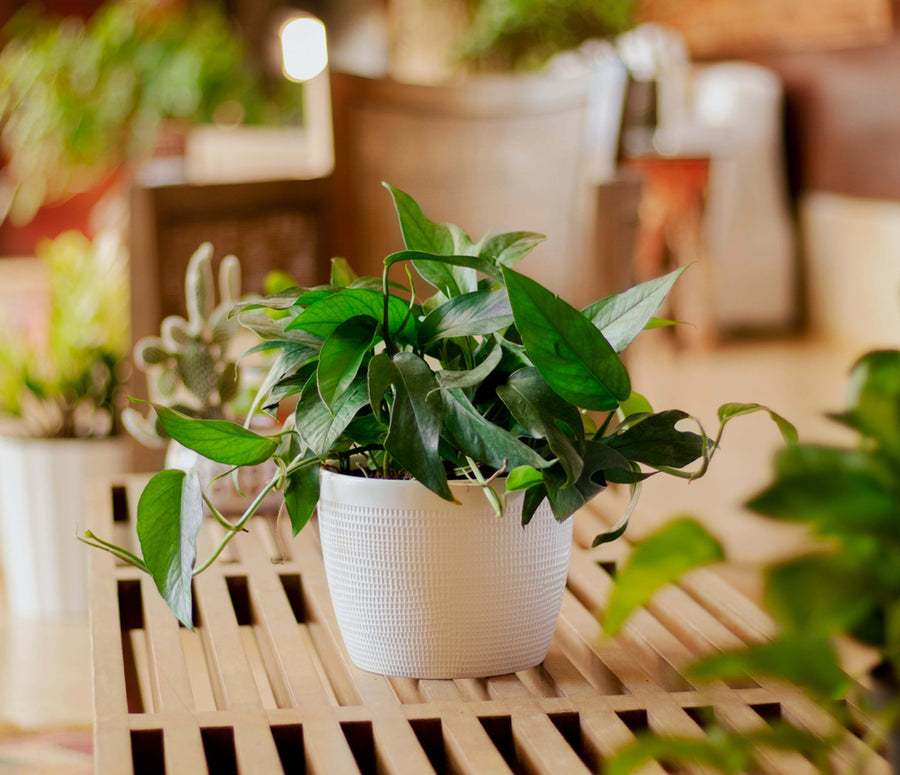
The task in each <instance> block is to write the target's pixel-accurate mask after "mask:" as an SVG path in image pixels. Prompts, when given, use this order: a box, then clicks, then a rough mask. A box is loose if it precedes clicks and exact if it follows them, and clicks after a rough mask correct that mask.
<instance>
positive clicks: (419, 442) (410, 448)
mask: <svg viewBox="0 0 900 775" xmlns="http://www.w3.org/2000/svg"><path fill="white" fill-rule="evenodd" d="M391 365H392V366H393V368H394V375H393V378H392V382H391V384H393V385H394V388H395V391H396V395H395V397H394V402H393V406H392V407H391V417H390V423H389V425H388V434H387V438H386V439H385V442H384V448H385V449H386V450H387V451H388V453H389V454H390V455H391V457H392V458H393V459H394V460H396V461H397V462H398V463H399V464H400V465H401V466H403V467H404V468H405V469H406V470H407V471H409V472H410V473H411V474H412V475H413V476H414V477H415V478H416V479H418V480H419V481H420V482H421V483H422V484H424V485H425V486H426V487H428V489H430V490H432V491H433V492H435V493H437V494H438V495H440V496H441V497H442V498H444V499H446V500H448V501H453V500H454V498H453V494H452V493H451V492H450V488H449V486H448V485H447V475H446V473H445V471H444V466H443V463H442V462H441V457H440V454H439V453H438V445H439V442H440V436H441V405H442V401H441V395H440V393H439V392H438V391H437V390H436V388H437V386H438V385H437V381H436V380H435V378H434V374H433V373H432V371H431V369H430V368H429V367H428V364H426V363H425V361H423V360H422V359H421V358H419V357H418V356H417V355H414V354H413V353H406V352H401V353H397V355H395V356H394V357H393V358H392V359H391Z"/></svg>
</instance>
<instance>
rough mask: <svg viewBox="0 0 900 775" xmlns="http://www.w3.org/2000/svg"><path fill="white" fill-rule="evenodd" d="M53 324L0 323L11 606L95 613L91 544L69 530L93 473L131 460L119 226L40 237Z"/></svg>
mask: <svg viewBox="0 0 900 775" xmlns="http://www.w3.org/2000/svg"><path fill="white" fill-rule="evenodd" d="M39 251H40V260H41V261H42V262H43V264H44V265H45V266H46V270H47V279H48V294H47V295H48V299H47V301H48V312H49V314H48V318H47V321H46V326H45V329H44V330H41V331H37V332H31V336H29V335H28V332H23V331H20V330H17V328H16V327H15V325H14V323H15V321H5V324H4V325H3V326H2V329H0V415H2V416H3V419H4V420H5V422H4V423H3V425H2V429H3V430H2V435H0V470H2V472H3V476H2V478H0V522H2V531H3V541H2V542H0V544H2V550H3V555H2V556H3V564H4V571H5V572H4V578H5V581H6V588H7V594H8V598H9V603H10V609H11V610H12V612H13V613H14V614H17V615H21V616H27V617H32V618H36V617H58V616H66V615H86V613H87V590H86V571H85V562H84V557H83V552H79V551H77V550H76V548H77V545H75V546H73V542H72V541H71V535H72V533H73V532H74V531H75V530H76V529H77V524H76V521H77V519H78V518H79V515H80V514H82V513H83V512H82V509H83V503H84V499H85V495H86V493H87V484H88V482H89V481H90V478H91V477H92V476H94V475H96V474H98V473H117V472H124V471H126V470H128V455H127V446H126V445H125V442H124V441H123V439H122V438H121V437H119V436H118V431H119V424H118V420H117V410H116V396H117V394H118V388H119V384H120V378H121V375H120V362H121V359H122V358H123V357H124V355H125V352H126V350H127V346H128V326H127V321H128V298H129V295H128V274H127V267H126V254H125V252H124V250H123V249H122V247H121V245H120V244H119V240H118V237H117V236H116V235H114V234H111V233H104V234H102V235H100V236H98V237H97V238H96V239H95V241H94V242H91V241H90V240H88V239H87V238H86V237H84V236H83V235H81V234H79V233H77V232H68V233H65V234H62V235H60V236H59V237H57V238H56V239H55V240H53V241H49V240H48V241H45V242H43V243H42V244H41V246H40V248H39Z"/></svg>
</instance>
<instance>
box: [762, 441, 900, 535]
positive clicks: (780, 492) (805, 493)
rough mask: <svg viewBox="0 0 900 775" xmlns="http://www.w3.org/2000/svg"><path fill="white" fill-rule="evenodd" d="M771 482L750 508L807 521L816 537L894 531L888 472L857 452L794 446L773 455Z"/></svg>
mask: <svg viewBox="0 0 900 775" xmlns="http://www.w3.org/2000/svg"><path fill="white" fill-rule="evenodd" d="M775 463H776V480H775V482H774V483H773V484H772V485H770V486H769V487H768V488H767V489H766V490H765V491H763V492H762V493H760V494H759V495H757V496H756V497H755V498H753V499H752V500H751V501H750V503H749V504H748V506H749V507H750V508H751V509H753V510H754V511H756V512H758V513H760V514H765V515H766V516H769V517H774V518H776V519H783V520H786V521H791V522H809V523H811V525H812V527H813V529H814V530H815V531H816V532H818V533H819V534H820V535H854V534H860V535H871V534H873V533H874V534H876V535H879V534H880V535H882V536H884V537H886V538H887V537H893V536H896V535H897V503H898V495H897V490H896V480H895V475H894V473H893V471H892V470H891V469H890V468H889V467H887V466H885V465H883V464H882V462H881V461H879V460H878V459H876V458H875V457H874V456H872V455H870V454H868V453H866V452H863V451H858V450H847V449H839V448H832V447H820V446H814V445H802V446H801V445H797V446H793V447H787V448H785V449H783V450H781V451H780V452H779V453H778V455H777V456H776V458H775Z"/></svg>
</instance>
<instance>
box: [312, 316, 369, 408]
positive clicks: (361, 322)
mask: <svg viewBox="0 0 900 775" xmlns="http://www.w3.org/2000/svg"><path fill="white" fill-rule="evenodd" d="M377 329H378V323H377V321H376V320H374V319H373V318H370V317H365V316H363V317H354V318H350V319H349V320H345V321H344V322H343V323H341V324H340V325H339V326H338V327H337V328H335V329H334V331H332V332H331V333H330V334H329V335H328V337H327V338H326V339H325V341H324V342H323V343H322V352H321V354H320V356H319V367H318V369H317V370H316V379H317V381H318V386H319V395H320V396H321V397H322V400H323V401H324V402H325V404H326V405H327V406H328V408H329V409H334V403H335V400H336V398H337V397H338V396H340V395H341V394H342V393H343V392H344V391H345V390H346V389H347V388H348V387H350V383H351V382H353V380H354V379H355V378H356V374H357V372H358V371H359V367H360V366H361V365H362V362H363V360H364V358H365V357H366V353H368V352H369V350H370V349H371V347H372V344H373V342H374V341H375V336H376V331H377Z"/></svg>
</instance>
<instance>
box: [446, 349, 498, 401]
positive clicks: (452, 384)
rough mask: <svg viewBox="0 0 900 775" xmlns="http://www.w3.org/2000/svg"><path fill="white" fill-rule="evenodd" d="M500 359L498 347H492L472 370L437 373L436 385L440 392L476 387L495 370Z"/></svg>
mask: <svg viewBox="0 0 900 775" xmlns="http://www.w3.org/2000/svg"><path fill="white" fill-rule="evenodd" d="M502 357H503V350H502V349H501V348H500V347H499V346H493V347H492V348H491V349H490V350H489V351H488V354H487V355H486V356H485V357H484V360H483V361H482V362H481V363H479V364H478V365H477V366H476V367H475V368H474V369H468V370H466V371H450V370H444V371H439V372H438V373H437V380H438V384H440V386H441V389H442V390H453V389H457V388H458V389H465V388H470V387H477V386H478V385H480V384H482V383H483V382H484V381H485V379H487V377H488V376H489V375H490V373H491V372H492V371H493V370H494V369H495V368H497V365H498V364H499V363H500V360H501V358H502Z"/></svg>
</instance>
